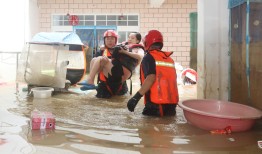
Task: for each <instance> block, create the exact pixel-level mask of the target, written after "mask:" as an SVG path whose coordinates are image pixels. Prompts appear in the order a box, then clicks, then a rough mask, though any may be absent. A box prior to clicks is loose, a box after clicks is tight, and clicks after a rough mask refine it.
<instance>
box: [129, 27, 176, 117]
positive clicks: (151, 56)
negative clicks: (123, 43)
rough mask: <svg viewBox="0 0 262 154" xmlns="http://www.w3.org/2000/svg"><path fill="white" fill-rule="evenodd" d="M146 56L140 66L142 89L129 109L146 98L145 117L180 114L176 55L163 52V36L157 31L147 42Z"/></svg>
mask: <svg viewBox="0 0 262 154" xmlns="http://www.w3.org/2000/svg"><path fill="white" fill-rule="evenodd" d="M143 43H144V47H145V50H146V55H145V56H144V58H143V60H142V62H141V65H140V81H141V88H140V89H139V90H138V92H137V93H136V94H135V95H134V96H133V97H132V98H131V99H129V101H128V103H127V108H128V110H129V111H131V112H134V109H135V107H136V105H137V103H138V102H139V100H140V99H141V97H142V96H144V104H145V107H144V109H143V112H142V114H143V115H150V116H167V115H175V114H176V105H177V103H178V101H179V96H178V89H177V80H176V76H177V75H176V69H175V63H174V61H173V59H172V58H171V57H170V56H171V54H172V52H165V51H161V49H162V47H163V36H162V34H161V33H160V32H159V31H157V30H150V31H149V32H148V33H147V34H146V35H145V37H144V39H143Z"/></svg>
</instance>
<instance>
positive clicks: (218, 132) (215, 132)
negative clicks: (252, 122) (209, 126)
mask: <svg viewBox="0 0 262 154" xmlns="http://www.w3.org/2000/svg"><path fill="white" fill-rule="evenodd" d="M231 132H232V128H231V126H227V127H226V128H225V129H217V130H211V131H210V133H211V134H231Z"/></svg>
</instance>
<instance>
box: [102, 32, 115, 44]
mask: <svg viewBox="0 0 262 154" xmlns="http://www.w3.org/2000/svg"><path fill="white" fill-rule="evenodd" d="M110 36H112V37H115V38H116V42H115V43H117V38H118V35H117V33H116V32H115V31H114V30H107V31H105V33H104V39H105V38H106V37H110Z"/></svg>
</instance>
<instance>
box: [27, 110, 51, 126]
mask: <svg viewBox="0 0 262 154" xmlns="http://www.w3.org/2000/svg"><path fill="white" fill-rule="evenodd" d="M30 122H31V128H32V129H55V117H54V115H53V114H52V113H51V112H41V111H32V112H31V121H30Z"/></svg>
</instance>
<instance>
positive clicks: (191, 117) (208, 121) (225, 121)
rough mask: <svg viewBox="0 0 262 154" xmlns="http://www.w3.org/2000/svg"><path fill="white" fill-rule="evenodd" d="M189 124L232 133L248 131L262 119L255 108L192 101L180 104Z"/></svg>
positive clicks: (261, 114) (216, 102) (221, 102)
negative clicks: (227, 129) (229, 128)
mask: <svg viewBox="0 0 262 154" xmlns="http://www.w3.org/2000/svg"><path fill="white" fill-rule="evenodd" d="M178 105H179V107H181V108H182V109H183V112H184V116H185V118H186V120H187V121H188V123H190V124H192V125H195V126H197V127H199V128H202V129H204V130H217V129H225V128H226V127H228V126H231V129H232V132H241V131H247V130H249V129H250V128H252V126H253V125H254V123H255V120H256V119H260V118H261V117H262V112H261V111H260V110H257V109H255V108H253V107H250V106H247V105H243V104H238V103H233V102H226V101H219V100H205V99H192V100H186V101H182V102H179V103H178Z"/></svg>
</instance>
